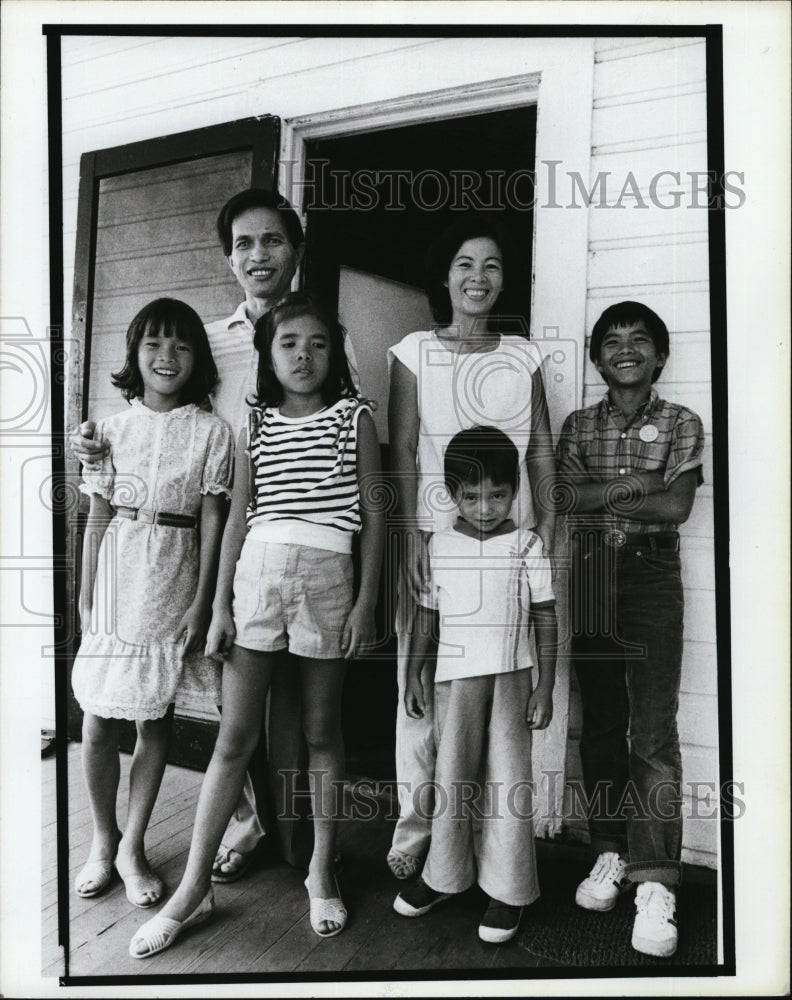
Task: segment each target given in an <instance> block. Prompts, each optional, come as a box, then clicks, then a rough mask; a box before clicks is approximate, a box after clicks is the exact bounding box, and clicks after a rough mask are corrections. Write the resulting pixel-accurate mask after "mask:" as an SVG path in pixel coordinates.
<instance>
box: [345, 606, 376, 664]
mask: <svg viewBox="0 0 792 1000" xmlns="http://www.w3.org/2000/svg"><path fill="white" fill-rule="evenodd" d="M375 636H376V628H375V626H374V608H373V607H372V606H371V605H370V604H368V603H367V602H365V601H361V600H358V601H356V603H355V606H354V607H353V608H352V610H351V611H350V612H349V618H347V620H346V625H344V633H343V635H342V636H341V648H342V649H343V650H344V659H345V660H351V659H352V658H353V657H355V656H359V655H360V654H361V653H362V652H363V651H364V649H365V647H366V646H370V645H371V644H372V643H373V642H374V639H375Z"/></svg>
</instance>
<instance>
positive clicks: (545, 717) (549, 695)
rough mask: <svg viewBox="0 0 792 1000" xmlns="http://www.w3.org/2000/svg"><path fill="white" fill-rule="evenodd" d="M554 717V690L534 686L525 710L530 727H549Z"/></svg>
mask: <svg viewBox="0 0 792 1000" xmlns="http://www.w3.org/2000/svg"><path fill="white" fill-rule="evenodd" d="M552 718H553V692H552V689H551V690H550V691H547V690H545V688H543V687H536V688H534V690H533V692H532V693H531V697H530V698H529V699H528V707H527V708H526V710H525V721H526V722H527V723H528V728H529V729H547V727H548V726H549V725H550V720H551V719H552Z"/></svg>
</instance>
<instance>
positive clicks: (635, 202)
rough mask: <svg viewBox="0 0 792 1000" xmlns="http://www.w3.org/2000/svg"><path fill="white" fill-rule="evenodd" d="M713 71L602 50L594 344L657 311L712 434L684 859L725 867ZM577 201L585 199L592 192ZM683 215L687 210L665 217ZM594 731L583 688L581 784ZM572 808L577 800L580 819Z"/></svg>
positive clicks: (699, 53) (678, 392) (691, 620)
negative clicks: (619, 312)
mask: <svg viewBox="0 0 792 1000" xmlns="http://www.w3.org/2000/svg"><path fill="white" fill-rule="evenodd" d="M705 69H706V65H705V48H704V44H703V42H702V41H701V40H695V39H683V40H670V39H630V40H624V42H623V43H622V44H619V43H617V42H614V40H613V39H602V40H601V41H600V40H599V39H598V40H597V44H596V46H595V70H594V101H593V113H592V115H593V117H592V161H591V173H590V176H589V178H588V193H589V195H590V206H589V209H588V211H589V269H588V283H587V284H588V301H587V309H586V333H587V338H588V336H589V335H590V333H591V328H592V326H593V325H594V322H595V321H596V319H597V318H598V316H599V315H600V314H601V313H602V311H603V310H604V309H605V308H607V307H608V306H610V305H612V304H614V303H616V302H620V301H623V300H624V299H633V300H638V301H641V302H644V303H645V304H646V305H648V306H649V307H650V308H652V309H654V310H655V311H656V312H657V313H658V314H659V315H661V316H662V317H663V318H664V320H665V321H666V324H667V326H668V328H669V331H670V333H671V354H670V358H669V361H668V364H667V366H666V369H665V371H664V372H663V375H662V377H661V378H660V379H659V380H658V382H657V389H658V392H659V393H660V394H661V395H662V396H663V397H664V398H666V399H669V400H671V401H673V402H678V403H681V404H683V405H685V406H688V407H690V409H692V410H694V411H695V412H696V413H698V414H699V416H700V417H701V418H702V422H703V424H704V429H705V453H704V478H705V485H704V486H702V487H701V488H700V489H699V490H698V493H697V497H696V501H695V504H694V507H693V512H692V514H691V516H690V518H689V520H688V521H687V522H686V524H684V525H683V526H682V528H681V534H682V553H683V554H682V559H683V572H682V579H683V585H684V588H685V631H684V655H683V664H682V682H681V692H680V706H679V715H678V726H679V732H680V739H681V742H682V762H683V773H684V779H683V782H684V789H683V790H684V807H683V815H684V816H685V825H684V840H683V860H685V861H690V862H693V863H697V864H704V865H707V866H710V867H716V866H717V850H718V836H717V822H716V821H715V819H714V818H713V809H711V808H710V809H708V808H707V801H706V795H707V787H708V786H707V787H705V786H703V785H697V784H696V783H701V782H707V783H709V784H711V785H712V786H713V787H714V788H717V786H718V782H719V774H718V739H719V733H718V700H717V690H718V671H717V666H718V657H717V647H716V644H715V574H714V547H713V490H712V435H713V430H714V431H715V432H717V428H713V413H712V402H711V362H710V303H709V256H708V242H707V240H708V234H707V215H706V209H705V207H704V204H703V196H702V195H701V193H700V189H701V187H702V181H701V179H700V178H698V177H697V176H695V175H696V174H697V173H701V172H704V171H706V169H707V148H706V126H707V122H706V87H705V78H706V77H705ZM664 171H668V172H671V173H670V174H669V173H662V172H664ZM691 173H693V175H694V176H692V177H691ZM674 174H678V175H679V176H678V177H676V176H674ZM628 175H630V177H629V183H628ZM675 192H678V194H675ZM576 200H577V202H578V203H579V202H580V201H581V194H580V191H579V189H578V191H577V198H576ZM655 202H659V204H656V203H655ZM676 203H678V204H679V207H678V208H671V209H669V208H666V207H662V206H666V205H674V204H676ZM617 204H618V205H621V206H623V207H616V206H617ZM587 351H588V339H587V341H586V352H587ZM604 390H605V385H604V382H603V381H602V379H601V378H600V376H599V374H598V373H597V371H596V369H595V368H594V367H593V365H592V364H591V363H590V362H589V361H588V358H587V357H586V360H585V364H584V366H583V399H582V405H586V406H587V405H590V404H592V403H594V402H596V401H597V400H598V399H600V398H601V396H602V394H603V392H604ZM580 725H581V717H580V707H579V693H578V689H577V684H576V683H574V682H573V684H572V704H571V706H570V725H569V746H568V755H567V758H568V759H567V777H568V780H569V781H573V782H574V781H576V780H579V779H580V760H579V748H578V746H579V740H580ZM710 794H712V795H714V793H712V792H710ZM710 805H711V804H710ZM571 806H572V798H571V796H570V795H569V794H568V795H567V803H566V807H567V809H570V808H571ZM708 812H709V815H707V813H708ZM568 832H569V836H571V837H580V838H581V839H586V837H587V832H586V826H585V823H584V822H582V821H581V820H580V819H579V818H572V817H570V819H569V823H568Z"/></svg>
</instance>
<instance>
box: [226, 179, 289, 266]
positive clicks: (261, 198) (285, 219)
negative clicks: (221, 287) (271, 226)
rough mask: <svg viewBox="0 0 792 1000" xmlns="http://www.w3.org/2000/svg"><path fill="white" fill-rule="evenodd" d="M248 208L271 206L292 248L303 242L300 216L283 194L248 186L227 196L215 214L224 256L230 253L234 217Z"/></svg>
mask: <svg viewBox="0 0 792 1000" xmlns="http://www.w3.org/2000/svg"><path fill="white" fill-rule="evenodd" d="M249 208H271V209H272V210H273V211H275V212H277V213H278V215H279V216H280V218H281V222H282V223H283V228H284V230H285V232H286V237H287V239H288V240H289V243H291V245H292V247H293V249H295V250H296V249H297V248H298V247H300V246H302V245H303V243H304V242H305V234H304V233H303V227H302V223H301V222H300V217H299V216H298V215H297V213H296V212H295V211H294V209H293V208H292V207H291V205H290V204H289V202H288V201H287V200H286V199H285V198H284V197H283V195H281V194H279V193H278V192H277V191H266V190H265V189H264V188H248V189H247V190H246V191H240V192H239V194H235V195H234V196H233V198H229V199H228V201H227V202H226V203H225V205H223V207H222V208H221V209H220V214H219V215H218V216H217V235H218V236H219V237H220V242H221V243H222V245H223V253H224V254H225V255H226V257H229V256H230V255H231V242H232V239H233V234H232V227H233V222H234V219H235V218H236V217H237V216H238V215H241V214H242V213H243V212H246V211H247V210H248V209H249Z"/></svg>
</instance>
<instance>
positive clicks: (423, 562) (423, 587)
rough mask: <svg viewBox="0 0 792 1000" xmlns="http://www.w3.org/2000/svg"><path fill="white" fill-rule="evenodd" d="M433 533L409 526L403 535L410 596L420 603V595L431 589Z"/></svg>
mask: <svg viewBox="0 0 792 1000" xmlns="http://www.w3.org/2000/svg"><path fill="white" fill-rule="evenodd" d="M431 537H432V535H431V533H430V532H428V531H421V530H420V528H407V529H405V531H404V533H403V535H402V559H404V565H405V569H406V575H407V583H408V586H409V588H410V596H411V597H412V599H413V601H415V603H416V604H420V595H421V594H426V593H428V591H429V589H430V575H429V540H430V539H431Z"/></svg>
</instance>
